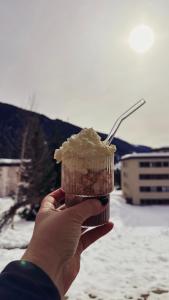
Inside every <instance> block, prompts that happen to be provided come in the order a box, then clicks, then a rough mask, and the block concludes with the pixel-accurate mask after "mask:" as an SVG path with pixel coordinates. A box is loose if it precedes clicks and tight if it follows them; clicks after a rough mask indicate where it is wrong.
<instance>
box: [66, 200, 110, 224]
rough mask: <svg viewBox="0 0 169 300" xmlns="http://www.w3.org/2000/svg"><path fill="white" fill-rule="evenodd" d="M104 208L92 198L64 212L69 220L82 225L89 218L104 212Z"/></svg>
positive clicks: (98, 201)
mask: <svg viewBox="0 0 169 300" xmlns="http://www.w3.org/2000/svg"><path fill="white" fill-rule="evenodd" d="M105 207H106V206H105V205H103V204H102V203H101V202H100V200H99V199H94V198H92V199H89V200H85V201H83V202H81V203H79V204H76V205H74V206H72V207H70V208H69V209H67V210H66V212H67V213H68V214H69V216H70V217H71V218H73V219H74V220H75V221H77V222H78V223H79V224H81V225H82V224H83V222H84V221H85V220H86V219H88V218H89V217H91V216H95V215H98V214H99V213H101V212H102V211H104V210H105Z"/></svg>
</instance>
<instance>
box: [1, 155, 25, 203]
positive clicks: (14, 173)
mask: <svg viewBox="0 0 169 300" xmlns="http://www.w3.org/2000/svg"><path fill="white" fill-rule="evenodd" d="M20 163H21V161H20V160H19V159H2V158H1V159H0V197H7V196H11V195H14V194H15V193H16V189H17V185H18V180H19V166H20Z"/></svg>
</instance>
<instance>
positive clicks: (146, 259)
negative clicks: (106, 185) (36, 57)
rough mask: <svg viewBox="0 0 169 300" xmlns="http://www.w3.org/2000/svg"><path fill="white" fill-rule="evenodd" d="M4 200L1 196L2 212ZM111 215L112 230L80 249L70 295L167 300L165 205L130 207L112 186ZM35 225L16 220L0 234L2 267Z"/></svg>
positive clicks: (168, 214) (83, 299)
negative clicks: (78, 268)
mask: <svg viewBox="0 0 169 300" xmlns="http://www.w3.org/2000/svg"><path fill="white" fill-rule="evenodd" d="M6 200H7V199H2V200H1V201H0V211H2V207H4V201H6ZM7 201H10V200H9V199H8V200H7ZM2 203H3V204H2ZM111 220H112V221H113V222H114V224H115V226H114V229H113V230H112V232H110V233H109V234H108V235H107V236H106V237H103V238H102V239H101V240H99V241H98V242H97V243H95V244H93V245H92V246H91V247H90V248H89V249H88V250H86V251H85V252H84V254H83V256H82V260H81V271H80V274H79V275H78V277H77V279H76V280H75V282H74V284H73V286H72V287H71V289H70V290H69V292H68V294H67V296H68V299H75V300H87V299H97V300H125V299H133V300H147V299H148V300H168V299H169V292H168V291H169V206H147V207H146V206H144V207H140V206H131V205H128V204H126V203H125V200H124V199H123V198H122V196H121V192H120V191H116V192H114V193H112V197H111ZM33 225H34V224H33V222H24V221H22V220H18V219H16V221H15V229H14V230H12V229H10V228H9V229H7V230H6V231H5V232H3V233H1V234H0V257H1V260H0V269H1V270H2V269H3V267H4V266H5V265H6V264H7V263H8V262H9V261H11V260H15V259H19V258H20V257H21V255H22V253H23V252H24V250H23V249H19V248H20V247H24V246H25V245H26V244H27V243H28V241H29V239H30V237H31V233H32V230H33ZM4 248H14V249H11V250H6V249H4ZM146 295H147V296H146Z"/></svg>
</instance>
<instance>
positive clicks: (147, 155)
mask: <svg viewBox="0 0 169 300" xmlns="http://www.w3.org/2000/svg"><path fill="white" fill-rule="evenodd" d="M141 158H143V159H147V158H169V152H146V153H131V154H126V155H124V156H122V157H121V160H128V159H141Z"/></svg>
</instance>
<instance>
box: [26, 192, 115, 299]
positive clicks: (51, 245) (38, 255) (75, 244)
mask: <svg viewBox="0 0 169 300" xmlns="http://www.w3.org/2000/svg"><path fill="white" fill-rule="evenodd" d="M64 195H65V194H64V191H63V190H62V189H58V190H56V191H54V192H52V193H51V194H49V195H48V196H46V197H45V198H44V199H43V201H42V204H41V207H40V210H39V212H38V214H37V217H36V221H35V228H34V232H33V236H32V239H31V241H30V244H29V246H28V249H27V250H26V252H25V254H24V255H23V257H22V259H23V260H27V261H30V262H32V263H34V264H36V265H37V266H39V267H40V268H42V269H43V270H44V271H45V272H46V273H47V274H48V275H49V277H50V278H51V279H52V281H53V282H54V284H55V285H56V286H57V288H58V289H59V291H60V294H61V296H63V295H64V294H65V293H66V292H67V290H68V289H69V287H70V285H71V283H72V282H73V280H74V279H75V278H76V276H77V274H78V272H79V269H80V256H81V253H82V252H83V251H84V250H85V249H86V248H87V247H88V246H90V245H91V244H92V243H94V242H95V241H96V240H98V239H99V238H100V237H102V236H103V235H105V234H106V233H108V232H109V231H110V230H111V229H112V228H113V224H112V223H110V222H109V223H106V224H104V225H102V226H99V227H96V228H93V229H90V230H87V231H86V230H85V229H84V228H82V224H83V222H84V221H85V220H86V219H88V218H89V217H91V216H93V215H97V214H99V213H101V212H102V211H103V210H104V209H105V206H103V205H102V204H101V202H100V201H99V200H97V199H92V200H86V201H83V202H81V203H80V204H77V205H75V206H72V207H70V208H66V207H65V205H62V206H60V207H59V202H61V201H64Z"/></svg>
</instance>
